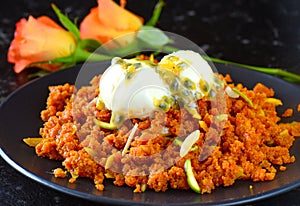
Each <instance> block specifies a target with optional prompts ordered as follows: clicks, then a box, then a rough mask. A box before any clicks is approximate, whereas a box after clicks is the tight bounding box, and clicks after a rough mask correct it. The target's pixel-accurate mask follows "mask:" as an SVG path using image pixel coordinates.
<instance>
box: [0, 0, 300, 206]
mask: <svg viewBox="0 0 300 206" xmlns="http://www.w3.org/2000/svg"><path fill="white" fill-rule="evenodd" d="M51 2H53V3H55V4H56V5H57V6H58V7H59V8H60V9H61V10H62V11H63V13H67V14H68V16H69V17H70V18H71V19H74V18H78V21H79V22H80V21H81V20H82V18H83V17H84V16H85V15H87V14H88V12H89V9H90V8H92V7H93V6H96V5H97V2H96V0H85V1H79V0H60V1H59V0H52V1H49V0H42V1H33V0H23V1H21V0H10V1H6V3H5V4H3V5H2V6H1V7H0V51H1V56H0V102H1V101H2V100H3V99H4V98H5V97H6V96H8V95H9V94H10V93H11V92H12V91H14V90H16V89H17V88H18V87H20V86H21V85H23V84H24V83H26V82H28V81H30V80H29V79H28V77H27V75H28V74H29V73H30V72H33V71H32V70H31V69H29V70H27V71H25V72H23V73H21V74H18V75H16V74H15V73H14V72H13V69H12V68H13V65H12V64H9V63H8V62H7V60H6V57H7V50H8V47H9V44H10V41H11V40H12V38H13V33H14V30H15V23H16V22H17V21H18V20H19V19H20V18H22V17H28V16H29V15H33V16H34V17H38V16H41V15H48V16H50V17H52V18H53V19H55V20H57V19H56V16H55V14H54V12H53V11H52V9H51V7H50V3H51ZM155 3H156V1H154V0H147V1H146V0H144V1H142V0H128V5H127V8H128V9H130V10H132V11H134V12H135V13H136V14H139V15H140V16H142V17H144V18H145V20H148V19H149V17H150V16H151V13H152V10H153V6H154V5H155ZM158 26H159V27H160V28H161V29H162V30H165V31H169V32H174V33H176V34H179V35H182V36H184V37H186V38H188V39H190V40H192V41H194V42H195V43H197V44H198V45H199V46H200V47H201V48H202V49H203V50H204V51H205V52H206V53H207V54H208V55H209V56H211V57H217V58H222V59H225V60H230V61H235V62H239V63H245V64H251V65H256V66H265V67H281V68H284V69H286V70H288V71H292V72H295V73H298V74H300V70H299V69H298V68H299V67H300V58H299V53H300V1H298V0H285V1H282V0H255V1H243V0H228V1H224V0H214V1H212V0H197V1H196V0H184V1H183V0H167V4H166V7H165V8H164V11H163V13H162V15H161V18H160V21H159V24H158ZM0 132H1V131H0ZM296 164H297V163H296ZM91 204H93V205H97V204H94V203H91V202H88V201H86V200H81V199H78V198H76V197H71V196H68V195H66V194H62V193H60V192H57V191H54V190H52V189H49V188H47V187H45V186H42V185H40V184H38V183H36V182H34V181H32V180H31V179H28V178H27V177H24V176H23V175H21V174H20V173H18V172H17V171H15V170H14V169H13V168H11V167H10V166H9V165H8V164H7V163H6V162H4V160H3V159H2V158H0V205H79V206H80V205H91ZM266 204H267V205H300V188H296V189H293V190H291V191H289V192H287V193H284V194H281V195H278V196H275V197H272V198H269V199H266V200H263V201H260V202H254V203H252V204H249V205H266Z"/></svg>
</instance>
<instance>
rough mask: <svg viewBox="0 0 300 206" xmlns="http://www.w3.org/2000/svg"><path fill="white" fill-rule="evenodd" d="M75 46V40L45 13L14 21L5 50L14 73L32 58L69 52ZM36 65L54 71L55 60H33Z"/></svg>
mask: <svg viewBox="0 0 300 206" xmlns="http://www.w3.org/2000/svg"><path fill="white" fill-rule="evenodd" d="M75 48H76V40H75V38H74V36H73V34H71V33H70V32H68V31H66V30H64V29H63V28H62V27H60V26H59V25H58V24H56V23H55V22H54V21H53V20H51V19H50V18H49V17H46V16H41V17H39V18H37V19H35V18H34V17H32V16H29V18H28V20H26V19H25V18H23V19H21V20H20V21H19V22H18V23H17V24H16V31H15V36H14V39H13V41H12V42H11V45H10V47H9V50H8V61H9V62H11V63H14V64H15V66H14V70H15V72H16V73H19V72H21V71H22V70H24V69H25V68H26V67H28V65H30V64H32V63H36V62H42V61H48V60H53V59H55V58H59V57H66V56H70V55H71V54H72V53H73V52H74V51H75ZM37 66H38V67H40V68H42V69H45V70H48V71H55V70H57V69H59V68H58V67H57V66H58V65H56V64H37Z"/></svg>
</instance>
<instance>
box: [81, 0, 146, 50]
mask: <svg viewBox="0 0 300 206" xmlns="http://www.w3.org/2000/svg"><path fill="white" fill-rule="evenodd" d="M122 4H123V6H125V5H124V4H125V1H122ZM141 26H143V19H142V18H141V17H138V16H136V15H135V14H133V13H131V12H130V11H128V10H126V9H124V8H122V7H120V6H119V5H118V4H116V3H115V2H114V1H112V0H98V7H95V8H92V9H91V11H90V13H89V14H88V15H87V16H86V17H85V18H84V19H83V21H82V22H81V24H80V35H81V38H83V39H84V38H92V39H97V40H98V41H99V42H101V43H102V44H103V43H105V42H107V41H109V40H111V39H113V38H116V37H118V36H121V35H123V34H127V33H131V32H135V31H138V30H139V29H140V27H141Z"/></svg>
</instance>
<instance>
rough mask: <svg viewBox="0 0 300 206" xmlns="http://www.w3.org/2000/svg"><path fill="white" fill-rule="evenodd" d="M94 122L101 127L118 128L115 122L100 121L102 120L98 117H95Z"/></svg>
mask: <svg viewBox="0 0 300 206" xmlns="http://www.w3.org/2000/svg"><path fill="white" fill-rule="evenodd" d="M94 123H95V124H96V125H98V126H99V127H101V128H104V129H109V130H114V129H117V127H116V126H115V125H114V124H112V123H107V122H103V121H100V120H98V119H96V118H95V119H94Z"/></svg>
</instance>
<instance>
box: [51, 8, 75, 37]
mask: <svg viewBox="0 0 300 206" xmlns="http://www.w3.org/2000/svg"><path fill="white" fill-rule="evenodd" d="M51 6H52V9H53V10H54V12H55V13H56V15H57V17H58V19H59V21H60V22H61V24H62V25H63V26H64V27H65V28H66V29H67V30H68V31H69V32H71V33H72V34H74V36H75V38H76V40H79V39H80V32H79V29H78V28H77V26H76V25H75V24H74V23H73V22H72V21H71V20H70V19H69V18H68V17H67V16H66V15H64V14H63V13H61V11H60V10H59V8H58V7H57V6H56V5H55V4H53V3H52V4H51Z"/></svg>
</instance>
